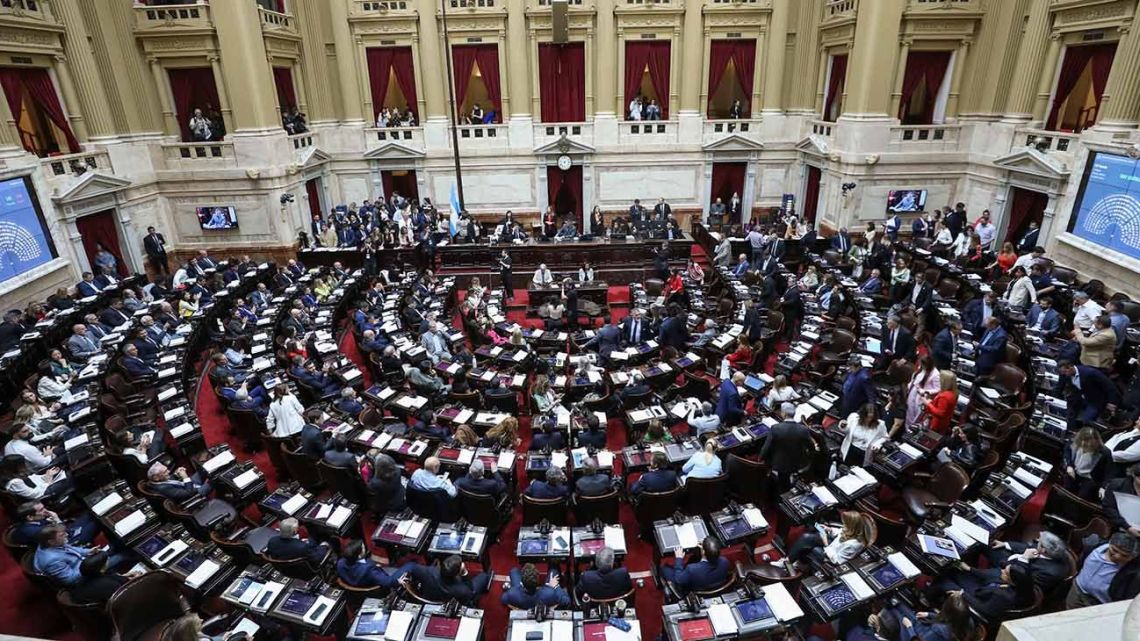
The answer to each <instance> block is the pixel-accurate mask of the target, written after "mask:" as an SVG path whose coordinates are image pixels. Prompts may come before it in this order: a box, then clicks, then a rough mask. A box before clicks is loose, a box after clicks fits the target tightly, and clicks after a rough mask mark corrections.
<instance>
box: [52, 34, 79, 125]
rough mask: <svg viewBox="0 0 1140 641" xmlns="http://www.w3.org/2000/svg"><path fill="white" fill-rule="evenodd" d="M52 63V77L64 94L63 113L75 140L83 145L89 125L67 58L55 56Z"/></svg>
mask: <svg viewBox="0 0 1140 641" xmlns="http://www.w3.org/2000/svg"><path fill="white" fill-rule="evenodd" d="M52 62H53V65H52V68H51V70H52V75H53V76H54V77H55V80H56V82H57V83H58V84H59V90H60V92H61V93H62V94H63V96H62V101H61V102H63V111H64V113H66V114H67V120H68V122H69V124H70V125H71V132H72V133H73V134H75V139H76V140H78V141H79V142H80V144H82V143H83V141H85V140H87V123H86V122H85V121H84V120H83V109H82V107H80V105H79V96H78V95H76V93H75V83H74V82H73V81H72V80H71V72H70V71H68V69H67V57H66V56H64V55H62V54H60V55H57V56H55V57H54V58H53V59H52Z"/></svg>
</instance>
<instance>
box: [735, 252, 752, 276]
mask: <svg viewBox="0 0 1140 641" xmlns="http://www.w3.org/2000/svg"><path fill="white" fill-rule="evenodd" d="M749 267H751V265H750V264H749V263H748V257H747V256H745V255H744V254H741V255H740V258H739V260H738V261H737V263H736V267H733V268H732V275H733V276H736V277H737V278H740V277H742V276H744V272H746V271H748V268H749Z"/></svg>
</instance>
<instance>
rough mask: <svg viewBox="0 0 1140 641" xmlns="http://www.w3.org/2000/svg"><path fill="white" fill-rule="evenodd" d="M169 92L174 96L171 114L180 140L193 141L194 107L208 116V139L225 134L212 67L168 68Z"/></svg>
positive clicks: (217, 138) (219, 138)
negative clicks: (191, 122) (191, 133)
mask: <svg viewBox="0 0 1140 641" xmlns="http://www.w3.org/2000/svg"><path fill="white" fill-rule="evenodd" d="M167 74H168V76H169V77H170V93H171V95H172V96H173V97H174V117H175V118H177V119H178V128H179V130H180V131H181V132H182V140H183V141H185V142H192V141H193V140H194V138H193V137H192V136H191V135H190V118H191V117H192V116H193V115H194V110H195V109H201V110H202V114H203V115H204V116H206V117H207V118H209V119H210V121H211V125H212V126H211V127H210V132H211V134H212V136H211V138H210V139H211V140H221V139H222V137H224V136H225V135H226V125H225V122H224V121H223V119H222V107H221V101H220V100H219V99H218V86H217V85H216V84H214V70H213V69H211V68H210V67H190V68H185V69H168V70H167Z"/></svg>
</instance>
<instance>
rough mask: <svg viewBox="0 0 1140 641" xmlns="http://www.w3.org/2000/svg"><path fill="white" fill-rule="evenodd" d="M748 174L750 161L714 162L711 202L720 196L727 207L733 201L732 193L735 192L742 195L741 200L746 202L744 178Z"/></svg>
mask: <svg viewBox="0 0 1140 641" xmlns="http://www.w3.org/2000/svg"><path fill="white" fill-rule="evenodd" d="M747 174H748V163H743V162H717V163H713V170H712V194H711V198H710V199H709V202H710V203H715V202H716V199H717V198H720V200H721V202H723V203H724V206H725V208H726V209H727V207H728V206H729V203H731V202H732V194H733V193H734V192H735V193H736V194H737V195H738V196H740V200H741V202H744V179H745V176H746V175H747Z"/></svg>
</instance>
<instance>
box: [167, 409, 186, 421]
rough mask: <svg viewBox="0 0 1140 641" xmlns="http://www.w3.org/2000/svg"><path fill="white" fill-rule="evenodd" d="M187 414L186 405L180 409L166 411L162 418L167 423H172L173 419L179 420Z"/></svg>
mask: <svg viewBox="0 0 1140 641" xmlns="http://www.w3.org/2000/svg"><path fill="white" fill-rule="evenodd" d="M185 413H186V406H185V405H179V406H178V407H172V408H170V409H168V410H166V411H165V412H163V413H162V418H163V419H165V420H166V421H171V420H173V419H176V418H178V417H179V416H182V415H183V414H185Z"/></svg>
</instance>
